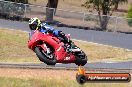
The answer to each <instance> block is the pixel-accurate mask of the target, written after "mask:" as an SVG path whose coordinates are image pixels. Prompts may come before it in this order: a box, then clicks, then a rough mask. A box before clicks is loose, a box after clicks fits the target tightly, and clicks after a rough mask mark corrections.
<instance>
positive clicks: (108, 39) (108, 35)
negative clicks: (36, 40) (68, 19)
mask: <svg viewBox="0 0 132 87" xmlns="http://www.w3.org/2000/svg"><path fill="white" fill-rule="evenodd" d="M0 27H1V28H9V29H19V30H23V31H28V32H29V31H30V30H29V28H28V23H27V22H17V21H10V20H3V19H0ZM56 28H57V29H58V30H62V31H64V32H65V33H70V34H71V36H72V38H74V39H79V40H85V41H90V42H96V43H100V44H106V45H112V46H116V47H121V48H127V49H130V50H132V34H122V33H112V32H102V31H93V30H82V29H74V28H66V27H61V28H58V27H56ZM18 65H19V64H18ZM41 65H42V64H40V66H41ZM42 66H45V65H42ZM56 67H66V68H67V67H77V66H76V65H75V64H57V65H56ZM85 67H87V68H97V69H101V68H104V69H124V70H125V69H127V70H131V69H132V61H128V62H115V63H110V62H109V63H104V62H102V63H101V62H96V63H87V64H86V65H85Z"/></svg>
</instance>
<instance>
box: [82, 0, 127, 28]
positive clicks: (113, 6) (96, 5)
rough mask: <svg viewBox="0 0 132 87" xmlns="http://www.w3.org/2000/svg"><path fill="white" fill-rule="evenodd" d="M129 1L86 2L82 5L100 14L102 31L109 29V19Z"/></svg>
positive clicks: (92, 0)
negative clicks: (119, 7) (120, 6)
mask: <svg viewBox="0 0 132 87" xmlns="http://www.w3.org/2000/svg"><path fill="white" fill-rule="evenodd" d="M125 2H127V0H86V2H85V3H84V4H83V5H82V6H84V7H86V8H87V9H89V8H93V9H95V10H96V11H97V12H98V16H99V21H100V28H101V29H102V30H106V29H107V24H108V21H109V17H108V16H111V15H112V13H113V12H114V11H115V10H117V9H118V5H119V4H120V3H125ZM101 15H105V16H101Z"/></svg>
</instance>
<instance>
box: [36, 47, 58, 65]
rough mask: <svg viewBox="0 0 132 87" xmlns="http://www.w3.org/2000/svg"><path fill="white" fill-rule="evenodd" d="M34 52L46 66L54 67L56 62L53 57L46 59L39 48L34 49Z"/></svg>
mask: <svg viewBox="0 0 132 87" xmlns="http://www.w3.org/2000/svg"><path fill="white" fill-rule="evenodd" d="M34 52H35V53H36V55H37V57H38V58H39V60H40V61H42V62H44V63H46V64H47V65H55V64H56V62H57V60H56V58H55V56H54V55H53V56H52V58H48V57H47V56H46V55H45V53H44V52H43V49H42V48H41V47H35V49H34Z"/></svg>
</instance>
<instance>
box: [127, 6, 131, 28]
mask: <svg viewBox="0 0 132 87" xmlns="http://www.w3.org/2000/svg"><path fill="white" fill-rule="evenodd" d="M127 18H128V25H129V26H132V5H131V7H130V9H129V10H128V13H127Z"/></svg>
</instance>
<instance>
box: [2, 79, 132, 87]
mask: <svg viewBox="0 0 132 87" xmlns="http://www.w3.org/2000/svg"><path fill="white" fill-rule="evenodd" d="M130 85H131V84H129V83H116V84H114V83H86V84H84V85H80V84H78V83H77V82H76V81H74V80H63V79H62V80H56V79H43V80H42V79H19V78H5V77H0V87H130Z"/></svg>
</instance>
